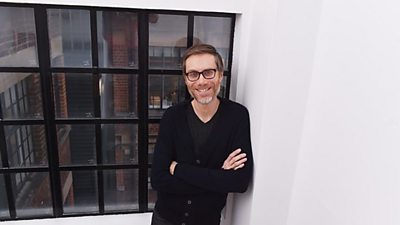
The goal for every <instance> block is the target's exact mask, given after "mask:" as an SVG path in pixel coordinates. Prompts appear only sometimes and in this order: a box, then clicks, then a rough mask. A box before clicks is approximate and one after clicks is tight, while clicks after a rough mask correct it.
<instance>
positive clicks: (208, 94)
mask: <svg viewBox="0 0 400 225" xmlns="http://www.w3.org/2000/svg"><path fill="white" fill-rule="evenodd" d="M207 69H217V65H216V63H215V59H214V56H213V55H210V54H201V55H192V56H190V57H189V58H187V59H186V73H188V72H191V71H197V72H202V71H204V70H207ZM222 77H223V73H221V72H219V71H217V72H216V74H215V77H214V78H213V79H205V78H204V77H203V75H200V77H199V79H198V80H196V81H189V80H188V79H187V77H186V76H185V83H186V86H187V88H188V91H189V93H190V95H191V96H192V97H193V98H194V99H195V100H196V101H197V102H198V103H200V104H209V103H211V102H212V101H213V100H215V99H216V98H217V95H218V93H219V91H220V87H221V81H222Z"/></svg>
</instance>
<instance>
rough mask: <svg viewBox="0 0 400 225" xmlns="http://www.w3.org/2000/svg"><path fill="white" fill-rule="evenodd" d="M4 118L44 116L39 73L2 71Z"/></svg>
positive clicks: (0, 84) (1, 88) (0, 91)
mask: <svg viewBox="0 0 400 225" xmlns="http://www.w3.org/2000/svg"><path fill="white" fill-rule="evenodd" d="M0 102H1V110H2V112H3V115H2V119H41V118H43V106H42V89H41V85H40V76H39V74H30V73H0Z"/></svg>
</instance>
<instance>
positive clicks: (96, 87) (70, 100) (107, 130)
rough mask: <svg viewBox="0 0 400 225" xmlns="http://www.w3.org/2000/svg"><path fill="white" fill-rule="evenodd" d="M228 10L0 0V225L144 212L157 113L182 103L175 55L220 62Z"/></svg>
mask: <svg viewBox="0 0 400 225" xmlns="http://www.w3.org/2000/svg"><path fill="white" fill-rule="evenodd" d="M234 23H235V16H234V14H225V13H200V12H178V11H152V10H135V9H117V8H97V7H73V6H56V5H51V6H50V5H24V4H8V3H1V4H0V219H1V220H16V219H26V218H50V217H62V216H70V215H96V214H108V213H126V212H133V213H134V212H137V213H140V212H147V211H151V210H152V209H153V207H154V202H155V199H156V195H155V192H154V191H153V190H152V189H151V185H150V178H149V174H150V171H151V163H152V160H151V159H152V155H153V152H154V145H155V142H156V139H157V134H158V129H159V122H160V119H161V117H162V115H163V113H164V112H165V110H166V109H167V108H168V107H170V106H173V105H175V104H177V103H179V102H182V101H184V100H185V99H188V98H189V97H190V96H189V94H188V93H187V91H186V88H185V84H184V80H183V76H182V72H181V66H182V65H181V58H182V56H183V53H184V51H185V50H186V49H187V47H188V46H191V45H193V44H196V43H210V44H213V45H214V46H216V47H217V49H218V51H219V52H220V53H221V55H222V56H223V59H224V61H225V63H226V65H225V72H224V79H223V84H222V86H223V87H222V88H221V93H220V95H221V96H223V97H228V94H229V84H230V77H231V61H232V46H233V43H232V42H233V27H234Z"/></svg>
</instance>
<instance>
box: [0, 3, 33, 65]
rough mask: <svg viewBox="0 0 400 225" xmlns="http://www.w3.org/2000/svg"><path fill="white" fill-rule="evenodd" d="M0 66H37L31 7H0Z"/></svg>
mask: <svg viewBox="0 0 400 225" xmlns="http://www.w3.org/2000/svg"><path fill="white" fill-rule="evenodd" d="M0 66H9V67H35V66H38V58H37V44H36V27H35V18H34V14H33V9H30V8H19V7H18V8H17V7H0Z"/></svg>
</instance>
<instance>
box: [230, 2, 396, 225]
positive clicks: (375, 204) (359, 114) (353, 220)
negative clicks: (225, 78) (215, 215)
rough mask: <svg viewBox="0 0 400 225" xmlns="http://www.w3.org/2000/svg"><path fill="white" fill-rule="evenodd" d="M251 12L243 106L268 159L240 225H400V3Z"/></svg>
mask: <svg viewBox="0 0 400 225" xmlns="http://www.w3.org/2000/svg"><path fill="white" fill-rule="evenodd" d="M249 13H251V15H252V16H251V21H250V22H249V23H248V25H249V26H251V28H249V29H246V32H241V33H240V35H241V36H240V38H241V43H242V42H245V43H247V44H245V45H241V47H243V48H246V50H245V51H243V50H242V49H241V48H240V51H241V53H243V52H245V53H246V54H239V56H237V55H236V57H239V58H240V59H238V62H241V63H239V65H238V75H239V77H238V78H237V81H238V86H237V99H238V100H239V101H241V102H243V103H244V104H245V105H247V106H248V108H249V109H250V112H251V116H252V122H253V126H252V132H253V144H254V151H255V155H256V157H257V158H256V166H255V169H256V170H255V180H254V187H253V193H252V195H251V197H250V198H244V197H243V196H241V197H239V198H236V201H235V205H234V211H233V223H232V224H233V225H243V224H251V225H258V224H260V225H265V224H267V225H268V224H271V225H277V224H278V225H280V224H288V225H321V224H323V225H331V224H332V225H381V224H385V225H398V224H400V214H399V212H400V173H399V172H400V164H399V163H398V162H397V161H398V159H400V112H399V111H400V88H399V84H400V73H399V72H400V63H399V59H400V28H399V26H398V21H400V2H398V1H394V0H393V1H392V0H383V1H374V0H363V1H359V0H297V1H296V0H267V1H261V0H254V1H253V5H252V6H251V9H250V10H249ZM242 17H245V13H244V14H243V16H242ZM243 36H246V38H245V39H247V40H246V41H244V40H243ZM242 59H245V61H246V62H245V63H244V64H243V62H242V61H243V60H242Z"/></svg>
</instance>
